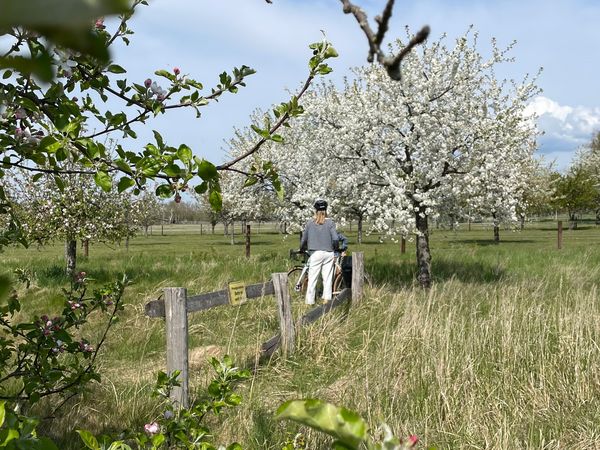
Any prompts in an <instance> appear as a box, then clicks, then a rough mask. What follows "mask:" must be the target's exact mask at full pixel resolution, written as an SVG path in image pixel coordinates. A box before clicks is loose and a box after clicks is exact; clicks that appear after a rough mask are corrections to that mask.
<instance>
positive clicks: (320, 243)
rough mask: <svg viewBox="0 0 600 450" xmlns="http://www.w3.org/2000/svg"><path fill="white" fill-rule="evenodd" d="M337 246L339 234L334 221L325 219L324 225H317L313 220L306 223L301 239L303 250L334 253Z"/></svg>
mask: <svg viewBox="0 0 600 450" xmlns="http://www.w3.org/2000/svg"><path fill="white" fill-rule="evenodd" d="M337 246H338V234H337V231H336V229H335V223H334V222H333V220H331V219H325V222H323V224H322V225H317V224H316V223H315V221H314V220H312V219H311V220H309V221H308V222H306V226H305V227H304V231H303V232H302V238H301V239H300V248H301V249H307V250H308V251H315V250H323V251H326V252H332V251H333V250H334V248H337Z"/></svg>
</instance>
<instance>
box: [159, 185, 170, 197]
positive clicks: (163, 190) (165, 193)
mask: <svg viewBox="0 0 600 450" xmlns="http://www.w3.org/2000/svg"><path fill="white" fill-rule="evenodd" d="M156 195H158V196H159V197H160V198H169V197H172V196H173V188H172V187H171V185H170V184H161V185H160V186H157V187H156Z"/></svg>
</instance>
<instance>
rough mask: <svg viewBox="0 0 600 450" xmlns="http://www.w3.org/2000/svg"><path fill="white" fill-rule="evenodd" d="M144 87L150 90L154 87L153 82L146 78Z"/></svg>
mask: <svg viewBox="0 0 600 450" xmlns="http://www.w3.org/2000/svg"><path fill="white" fill-rule="evenodd" d="M144 86H146V89H149V88H150V86H152V80H151V79H150V78H146V81H144Z"/></svg>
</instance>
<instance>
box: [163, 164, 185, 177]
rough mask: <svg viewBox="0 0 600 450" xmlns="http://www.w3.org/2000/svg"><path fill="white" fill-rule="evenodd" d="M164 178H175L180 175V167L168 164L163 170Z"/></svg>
mask: <svg viewBox="0 0 600 450" xmlns="http://www.w3.org/2000/svg"><path fill="white" fill-rule="evenodd" d="M163 172H164V173H165V175H166V176H168V177H172V178H176V177H179V176H180V175H181V167H179V166H178V165H177V164H169V165H168V166H166V167H165V168H164V169H163Z"/></svg>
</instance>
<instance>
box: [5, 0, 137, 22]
mask: <svg viewBox="0 0 600 450" xmlns="http://www.w3.org/2000/svg"><path fill="white" fill-rule="evenodd" d="M128 9H129V2H128V1H127V0H101V1H82V0H19V1H18V2H17V1H14V0H0V11H2V15H0V28H10V27H13V26H26V27H39V26H43V27H48V26H59V27H63V28H66V29H76V28H83V27H89V25H90V23H92V21H93V20H95V19H97V18H98V17H103V16H107V15H110V14H120V13H123V12H126V11H127V10H128Z"/></svg>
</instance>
